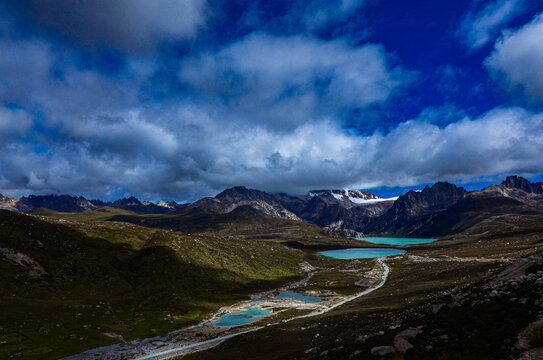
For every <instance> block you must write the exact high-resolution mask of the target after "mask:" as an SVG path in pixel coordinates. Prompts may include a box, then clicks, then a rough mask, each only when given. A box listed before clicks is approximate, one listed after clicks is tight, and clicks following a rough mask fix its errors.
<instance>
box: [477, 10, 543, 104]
mask: <svg viewBox="0 0 543 360" xmlns="http://www.w3.org/2000/svg"><path fill="white" fill-rule="evenodd" d="M485 66H486V67H487V68H488V69H489V70H490V71H491V73H492V74H493V75H494V76H495V77H497V78H501V79H502V80H503V81H504V82H505V84H506V85H508V86H509V88H510V89H511V90H513V91H514V90H517V89H520V90H522V91H524V93H525V94H526V95H528V96H529V97H532V98H538V99H543V76H542V74H543V13H542V14H539V15H536V16H535V17H534V18H533V20H532V21H531V22H530V23H528V24H526V25H524V26H523V27H522V28H520V29H518V30H514V31H507V32H505V33H504V34H503V37H502V38H500V39H499V40H498V41H496V45H495V48H494V51H493V52H492V54H491V55H490V56H489V57H488V58H487V59H486V60H485Z"/></svg>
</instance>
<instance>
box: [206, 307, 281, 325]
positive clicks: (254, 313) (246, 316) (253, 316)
mask: <svg viewBox="0 0 543 360" xmlns="http://www.w3.org/2000/svg"><path fill="white" fill-rule="evenodd" d="M271 314H272V312H271V311H270V310H263V309H258V308H251V309H247V310H243V311H239V312H236V313H233V314H225V315H223V316H221V317H220V318H219V319H218V320H217V321H215V322H214V323H213V326H217V327H226V326H238V325H245V324H250V323H252V322H255V321H258V320H262V319H264V318H265V317H267V316H270V315H271Z"/></svg>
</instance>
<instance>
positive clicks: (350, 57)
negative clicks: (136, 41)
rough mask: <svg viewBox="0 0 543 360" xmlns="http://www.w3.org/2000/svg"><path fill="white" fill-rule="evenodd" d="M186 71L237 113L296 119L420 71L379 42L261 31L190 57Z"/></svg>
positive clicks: (208, 95) (362, 98) (370, 94)
mask: <svg viewBox="0 0 543 360" xmlns="http://www.w3.org/2000/svg"><path fill="white" fill-rule="evenodd" d="M180 78H181V80H182V81H183V82H184V83H185V84H187V85H189V86H190V87H191V88H192V90H193V91H194V93H196V94H199V95H202V97H203V98H205V99H206V100H208V101H209V100H212V101H213V102H214V103H215V104H218V105H224V106H226V107H227V110H226V112H227V113H228V116H229V117H234V118H238V119H239V118H242V117H251V118H253V119H254V120H257V121H260V122H263V123H267V124H268V125H270V126H274V127H292V126H295V125H297V124H300V123H302V122H304V121H308V120H310V119H314V118H322V117H325V116H329V115H333V114H335V113H337V112H338V111H339V110H341V109H345V108H361V107H365V106H368V105H371V104H375V103H379V102H383V101H385V100H387V99H388V98H389V96H390V95H391V94H392V93H393V92H394V91H395V90H397V89H398V88H400V87H401V86H402V85H405V84H407V83H409V82H410V80H411V79H412V78H413V75H412V74H411V73H409V72H406V71H404V70H402V69H401V68H399V67H395V66H394V65H393V64H392V62H391V61H390V59H389V56H388V55H387V54H386V52H385V51H384V50H383V48H382V47H381V46H379V45H374V44H366V45H363V46H360V47H351V46H350V45H348V44H347V43H345V42H343V41H340V40H335V41H322V40H317V39H313V38H307V37H301V36H296V37H286V38H278V37H272V36H268V35H263V34H253V35H250V36H248V37H246V38H244V39H243V40H241V41H239V42H237V43H234V44H232V45H230V46H228V47H226V48H224V49H222V50H220V51H218V52H216V53H210V54H205V55H201V56H198V57H195V58H192V59H190V60H188V61H186V62H184V63H183V64H182V70H181V72H180Z"/></svg>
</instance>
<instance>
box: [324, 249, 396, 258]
mask: <svg viewBox="0 0 543 360" xmlns="http://www.w3.org/2000/svg"><path fill="white" fill-rule="evenodd" d="M402 254H405V250H399V249H375V248H351V249H341V250H328V251H320V252H319V255H320V256H324V257H328V258H332V259H373V258H379V257H385V256H393V255H402Z"/></svg>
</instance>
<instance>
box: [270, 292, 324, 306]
mask: <svg viewBox="0 0 543 360" xmlns="http://www.w3.org/2000/svg"><path fill="white" fill-rule="evenodd" d="M275 299H290V300H297V301H303V302H305V303H318V302H321V301H322V298H321V297H318V296H307V295H303V294H300V293H297V292H294V291H283V292H282V293H280V294H279V295H277V296H276V297H275Z"/></svg>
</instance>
